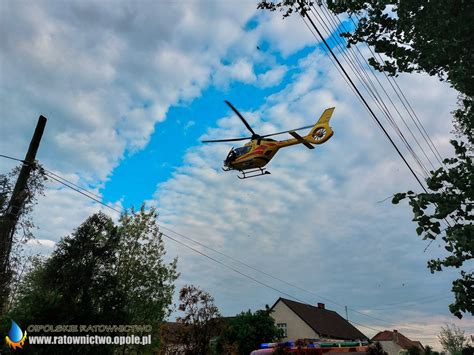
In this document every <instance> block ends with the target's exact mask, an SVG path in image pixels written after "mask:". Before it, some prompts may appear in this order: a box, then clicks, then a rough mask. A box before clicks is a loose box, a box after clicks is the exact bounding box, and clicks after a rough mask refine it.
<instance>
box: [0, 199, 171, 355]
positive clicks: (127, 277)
mask: <svg viewBox="0 0 474 355" xmlns="http://www.w3.org/2000/svg"><path fill="white" fill-rule="evenodd" d="M164 255H165V251H164V246H163V241H162V239H161V235H160V233H159V231H158V227H157V224H156V212H155V211H154V210H153V209H152V210H150V211H146V210H145V209H144V208H143V207H142V209H141V210H140V211H138V212H134V211H132V213H127V214H124V215H122V217H121V218H120V220H119V222H118V224H117V225H115V224H114V223H113V221H112V220H111V218H110V217H108V216H106V215H104V214H102V213H97V214H94V215H93V216H91V217H89V218H88V219H87V220H86V221H85V222H84V223H83V224H82V225H81V226H79V227H78V228H77V229H76V230H75V231H74V232H73V233H72V234H71V235H70V236H68V237H65V238H64V239H62V240H61V241H60V242H59V243H58V245H57V248H56V250H55V251H54V252H53V254H52V255H51V257H49V258H48V259H47V260H45V261H37V262H36V264H35V267H34V268H33V270H32V271H31V272H30V273H28V275H27V276H26V277H25V279H24V280H23V282H22V284H21V287H20V290H19V297H18V298H17V299H16V300H15V303H14V306H13V309H12V310H11V312H10V313H9V317H8V320H7V321H8V322H9V319H14V320H15V321H17V322H18V323H19V324H25V325H28V324H55V325H57V324H79V325H80V324H85V325H87V324H89V325H94V324H143V325H151V326H152V327H153V329H156V330H157V329H158V327H159V325H160V323H161V322H162V321H163V320H164V318H165V317H167V316H168V315H169V313H170V305H171V302H172V294H173V290H174V281H175V280H176V278H177V277H178V274H177V273H176V260H174V261H172V262H171V263H169V264H166V263H165V262H164V261H163V257H164ZM139 266H140V267H139ZM9 325H10V324H9V323H8V324H5V328H9ZM81 335H84V334H81ZM111 335H112V334H111ZM113 335H117V334H113ZM154 346H156V344H152V345H151V346H149V347H148V348H144V347H141V348H140V350H141V351H145V352H151V350H152V347H154ZM30 350H31V349H30ZM100 350H101V353H112V352H114V351H115V349H114V348H113V347H110V346H109V347H108V346H103V347H102V346H101V349H100ZM123 350H124V351H125V350H126V351H128V352H130V351H131V350H132V348H131V347H130V346H128V347H123ZM34 351H35V352H37V353H48V354H54V353H61V354H63V353H64V352H66V351H71V352H74V353H76V352H78V351H79V352H80V353H85V354H87V353H91V354H92V353H97V349H96V348H94V347H92V346H79V347H78V346H74V348H71V349H67V346H61V347H51V348H49V347H46V346H45V347H35V348H34Z"/></svg>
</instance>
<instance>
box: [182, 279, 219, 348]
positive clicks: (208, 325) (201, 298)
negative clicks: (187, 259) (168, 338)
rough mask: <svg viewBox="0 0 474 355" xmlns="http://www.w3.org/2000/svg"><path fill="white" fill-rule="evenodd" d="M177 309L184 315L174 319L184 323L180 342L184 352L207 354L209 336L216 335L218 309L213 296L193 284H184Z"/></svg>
mask: <svg viewBox="0 0 474 355" xmlns="http://www.w3.org/2000/svg"><path fill="white" fill-rule="evenodd" d="M179 302H180V303H179V306H178V309H179V310H180V311H182V312H184V316H182V317H178V318H177V319H176V320H177V321H178V322H179V323H182V324H183V325H184V328H182V329H184V330H185V331H184V332H183V334H182V335H181V336H182V339H181V342H182V344H185V347H186V349H185V353H186V354H207V353H209V349H210V341H211V338H212V337H213V336H215V335H217V328H218V326H219V318H220V314H219V309H218V308H217V306H216V305H215V304H214V298H213V297H212V296H211V295H210V294H209V293H208V292H206V291H204V290H201V289H200V288H199V287H197V286H194V285H185V286H184V287H183V288H182V289H181V290H180V291H179Z"/></svg>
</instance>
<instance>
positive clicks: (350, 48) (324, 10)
mask: <svg viewBox="0 0 474 355" xmlns="http://www.w3.org/2000/svg"><path fill="white" fill-rule="evenodd" d="M312 8H313V9H315V11H316V7H315V6H314V5H312ZM319 9H320V10H321V13H322V15H323V16H324V17H325V18H326V19H327V20H328V22H330V23H332V29H333V31H334V33H336V34H337V35H338V36H336V37H339V38H340V39H341V41H342V42H343V43H345V42H344V39H342V38H343V37H342V31H341V30H339V27H342V28H343V29H344V30H345V31H346V32H348V30H347V28H346V26H345V25H344V23H343V22H342V21H341V20H340V19H339V17H338V16H337V15H336V14H331V13H330V12H329V10H328V9H327V6H323V5H322V4H321V5H320V6H319ZM336 19H337V22H336ZM338 23H339V25H338ZM368 47H369V46H368ZM346 48H348V52H351V53H352V55H353V57H354V58H356V60H357V62H358V63H359V66H360V68H361V69H362V70H363V71H365V70H364V66H363V65H362V64H361V63H360V61H359V60H358V57H359V58H361V59H362V61H363V62H364V63H365V64H366V66H367V67H368V68H369V70H368V71H369V72H370V73H371V74H372V76H373V77H374V79H375V80H376V82H377V84H378V85H379V86H380V88H381V89H382V91H383V92H384V94H385V96H386V97H387V99H388V100H389V101H390V103H391V105H392V106H393V108H394V109H395V111H396V112H397V114H398V116H399V117H400V119H401V120H402V122H403V124H404V125H405V127H406V129H407V130H408V131H409V133H410V135H411V136H412V138H413V139H414V141H415V143H416V144H417V145H418V147H419V148H420V150H421V152H422V153H423V155H424V157H425V158H426V160H427V161H428V163H429V164H430V165H431V167H432V168H433V169H435V167H434V165H433V163H432V161H431V159H430V158H429V157H428V155H427V154H426V152H425V150H424V148H423V147H422V146H421V144H420V142H419V141H418V139H417V138H416V136H415V134H414V133H413V131H412V130H411V129H410V127H409V126H408V124H407V122H406V121H405V119H404V118H403V115H402V114H401V112H400V111H399V110H398V108H397V105H395V103H394V101H393V100H392V98H391V97H390V95H389V94H388V92H387V91H386V90H385V87H384V86H383V85H382V83H381V82H380V80H379V78H378V76H377V75H375V72H374V70H373V69H372V67H371V66H370V64H369V63H368V61H367V59H366V58H365V56H364V55H363V54H362V52H361V51H360V49H359V47H358V46H357V45H352V46H349V45H347V46H346ZM353 48H355V50H356V51H357V53H356V51H354V49H353ZM369 50H370V51H371V53H372V55H373V52H372V49H371V48H370V47H369ZM357 54H358V55H357ZM382 73H383V74H384V76H385V78H386V79H387V81H388V82H389V84H390V85H391V87H392V89H393V90H394V92H395V94H396V95H397V97H398V98H399V99H400V101H401V102H402V103H403V101H402V100H401V97H400V95H399V94H398V92H397V91H396V90H395V88H394V86H393V84H392V83H391V82H390V80H389V79H388V76H387V74H386V72H385V71H382ZM374 88H375V86H374ZM375 91H376V92H377V93H378V90H377V89H376V88H375ZM379 98H380V99H381V100H382V98H381V96H380V94H379ZM382 102H383V100H382ZM386 109H387V110H388V108H386ZM407 112H408V114H409V116H410V118H411V119H412V121H413V122H414V123H415V125H416V122H415V121H414V120H413V117H412V115H411V114H410V112H409V111H407ZM392 119H393V118H392ZM395 124H396V123H395ZM420 124H421V122H420ZM416 126H417V128H418V131H419V132H420V134H421V135H422V137H423V138H424V135H423V133H422V132H421V130H420V129H419V127H418V125H416ZM428 138H429V137H428ZM425 142H426V143H427V145H428V147H430V145H429V142H428V141H427V140H426V138H425ZM430 148H431V147H430ZM431 150H432V149H431ZM432 151H433V150H432ZM413 153H414V151H413ZM433 153H434V152H433ZM414 158H415V159H419V158H417V156H416V157H414ZM435 158H437V156H436V154H435ZM420 162H421V160H420ZM423 168H424V170H425V172H426V173H427V172H428V169H426V168H425V167H424V166H423Z"/></svg>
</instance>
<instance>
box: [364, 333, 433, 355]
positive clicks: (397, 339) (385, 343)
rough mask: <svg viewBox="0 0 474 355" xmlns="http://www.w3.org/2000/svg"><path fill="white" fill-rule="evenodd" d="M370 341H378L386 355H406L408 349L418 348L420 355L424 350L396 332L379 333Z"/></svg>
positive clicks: (416, 342) (418, 343) (421, 346)
mask: <svg viewBox="0 0 474 355" xmlns="http://www.w3.org/2000/svg"><path fill="white" fill-rule="evenodd" d="M372 341H374V342H375V341H378V342H379V343H380V345H382V348H383V349H384V351H386V352H387V353H388V355H399V354H404V353H405V354H406V353H407V352H408V349H410V348H413V347H415V348H418V349H419V350H420V354H423V353H424V352H425V348H424V347H423V345H421V343H420V342H419V341H413V340H410V339H408V338H407V337H406V336H404V335H403V334H402V333H400V332H398V331H397V330H393V331H390V330H384V331H383V332H379V333H377V334H376V335H375V336H374V337H373V338H372Z"/></svg>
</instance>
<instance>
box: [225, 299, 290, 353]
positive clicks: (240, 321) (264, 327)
mask: <svg viewBox="0 0 474 355" xmlns="http://www.w3.org/2000/svg"><path fill="white" fill-rule="evenodd" d="M282 337H283V330H282V329H279V328H277V327H276V326H275V321H274V320H273V318H272V317H271V316H270V310H269V309H268V308H267V309H265V310H258V311H256V312H255V313H252V312H251V311H250V310H248V311H247V312H242V313H240V314H239V315H237V316H235V317H233V318H230V319H229V320H228V321H227V323H226V326H225V328H224V330H223V332H222V334H221V335H220V337H219V342H218V343H219V344H218V347H219V349H224V348H225V347H233V348H234V349H235V350H236V353H237V354H242V355H243V354H250V353H251V352H252V350H255V349H258V348H259V347H260V344H261V343H264V342H273V341H277V340H279V339H281V338H282ZM219 353H222V352H219Z"/></svg>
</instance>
